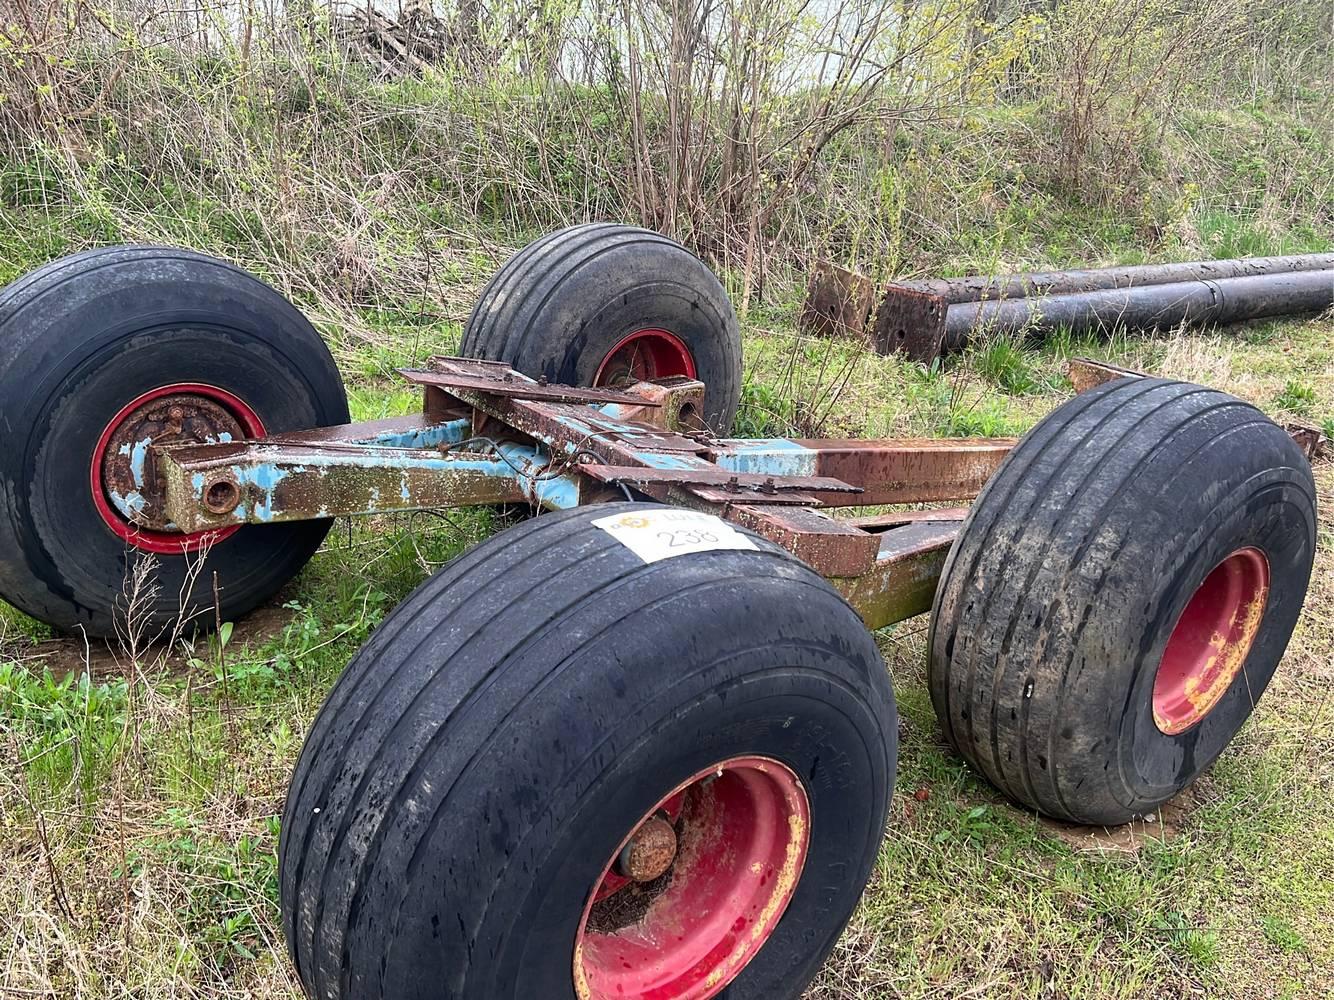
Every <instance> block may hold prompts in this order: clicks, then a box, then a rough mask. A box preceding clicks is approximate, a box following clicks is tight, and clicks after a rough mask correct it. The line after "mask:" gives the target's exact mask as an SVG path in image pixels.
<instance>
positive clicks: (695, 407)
mask: <svg viewBox="0 0 1334 1000" xmlns="http://www.w3.org/2000/svg"><path fill="white" fill-rule="evenodd" d="M625 391H626V392H627V393H629V394H630V395H632V396H635V397H639V398H642V399H643V402H642V403H613V404H609V405H607V406H604V407H603V408H602V409H603V412H604V413H606V414H607V415H608V416H610V417H615V418H616V419H617V420H627V421H636V422H638V423H644V424H649V425H651V426H653V427H658V428H661V429H662V430H668V431H680V432H684V433H698V432H702V431H705V430H707V428H706V425H705V423H704V418H703V416H702V414H703V413H704V392H705V389H704V383H703V382H700V381H697V380H696V379H692V378H687V377H686V376H684V375H672V376H669V377H667V378H661V379H657V380H656V381H654V382H636V383H635V384H634V385H632V386H630V387H628V388H626V389H625Z"/></svg>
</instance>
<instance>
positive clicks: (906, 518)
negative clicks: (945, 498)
mask: <svg viewBox="0 0 1334 1000" xmlns="http://www.w3.org/2000/svg"><path fill="white" fill-rule="evenodd" d="M967 516H968V508H967V507H936V508H934V509H932V510H900V511H894V512H893V513H890V514H871V515H869V516H867V517H850V518H848V523H849V524H855V525H856V526H857V527H859V528H861V529H862V530H863V531H877V532H878V531H889V530H890V529H891V528H902V527H903V526H904V525H908V524H921V523H923V522H927V521H962V520H963V519H964V518H966V517H967Z"/></svg>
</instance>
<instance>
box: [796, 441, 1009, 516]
mask: <svg viewBox="0 0 1334 1000" xmlns="http://www.w3.org/2000/svg"><path fill="white" fill-rule="evenodd" d="M1015 443H1016V441H1015V439H1014V438H958V439H951V440H936V439H930V438H922V439H912V438H904V439H897V440H894V439H890V440H879V441H843V440H809V439H808V440H800V439H798V440H796V441H794V444H798V445H801V446H802V447H805V448H807V449H809V450H810V451H812V452H814V453H815V467H814V469H813V470H812V471H813V473H814V474H816V475H820V476H831V477H833V478H834V479H839V480H842V481H843V482H845V483H851V484H852V485H853V486H860V487H861V488H862V493H861V494H859V495H858V496H857V497H856V500H855V502H856V504H857V505H859V506H871V505H875V504H889V503H935V502H939V501H944V500H971V499H972V498H973V497H975V496H977V494H978V493H979V492H980V491H981V489H982V487H983V486H985V485H986V482H987V480H988V479H990V478H991V476H992V474H993V473H994V472H995V471H996V470H997V469H998V468H999V467H1000V463H1001V462H1002V461H1003V460H1004V458H1005V456H1006V455H1008V454H1009V453H1010V451H1011V450H1012V449H1013V448H1014V446H1015ZM812 492H814V493H815V495H816V496H818V497H820V499H821V500H823V501H824V502H825V503H827V504H831V505H832V504H837V503H842V504H844V505H846V504H847V502H848V501H847V500H846V498H844V499H839V498H838V497H837V496H834V495H826V494H824V493H822V492H821V491H818V490H816V491H812Z"/></svg>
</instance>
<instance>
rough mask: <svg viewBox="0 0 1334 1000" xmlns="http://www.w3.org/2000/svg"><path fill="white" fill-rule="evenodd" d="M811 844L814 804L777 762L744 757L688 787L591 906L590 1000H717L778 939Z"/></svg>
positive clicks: (641, 832) (577, 960)
mask: <svg viewBox="0 0 1334 1000" xmlns="http://www.w3.org/2000/svg"><path fill="white" fill-rule="evenodd" d="M674 806H675V807H676V808H678V809H679V818H678V819H677V820H676V821H675V823H673V822H672V821H671V815H672V811H673V807H674ZM809 841H810V806H809V803H808V801H807V798H806V792H805V790H804V789H803V788H802V786H801V782H800V781H799V780H798V778H797V776H796V775H795V774H794V773H793V772H792V771H791V770H790V769H788V768H787V767H786V766H785V765H783V764H780V763H778V762H777V761H775V760H770V759H768V758H764V757H735V758H732V759H730V760H726V761H723V762H722V763H720V764H717V765H715V766H714V767H711V768H708V769H707V770H705V771H701V772H700V773H698V774H696V775H695V776H694V777H693V778H691V779H690V780H689V781H687V782H685V783H683V784H682V785H679V786H678V787H677V788H676V789H674V790H673V791H672V792H671V793H670V794H668V795H666V796H664V797H663V799H662V800H661V801H660V802H659V803H658V805H656V806H654V808H653V809H652V810H650V812H649V814H648V815H647V816H646V817H645V818H644V819H643V820H641V821H640V822H639V824H637V825H636V827H635V828H634V830H633V831H632V832H631V834H630V836H628V837H627V838H626V840H625V842H624V843H623V844H622V846H621V848H620V849H619V850H618V851H617V852H616V854H615V855H614V856H613V860H612V862H610V863H608V865H607V866H606V867H605V868H604V870H603V876H602V878H601V879H600V880H599V883H598V885H597V887H596V888H595V889H594V891H593V892H592V893H591V894H590V897H589V900H588V903H587V905H586V906H585V908H584V915H583V919H582V920H581V922H580V925H579V933H578V936H577V939H576V944H575V955H574V981H575V989H576V992H577V994H578V996H579V997H580V1000H612V998H616V1000H709V998H711V997H715V996H717V995H718V994H719V993H721V992H722V991H723V990H724V989H726V987H727V985H728V984H729V983H730V982H732V980H733V979H735V978H736V977H737V976H738V975H739V974H740V973H741V970H742V969H744V968H745V967H746V965H747V964H748V963H749V962H750V960H751V959H753V958H754V957H755V955H756V954H758V953H759V951H760V949H761V948H762V947H763V946H764V944H765V943H766V942H767V941H768V940H769V937H770V935H771V934H772V933H773V931H774V929H775V928H776V927H777V925H778V922H779V920H780V919H781V918H782V916H783V913H784V912H785V911H786V909H787V905H788V903H789V902H791V899H792V895H793V893H794V892H795V891H796V888H797V883H798V881H799V880H800V878H801V872H802V868H803V866H804V865H805V861H806V853H807V849H808V846H809Z"/></svg>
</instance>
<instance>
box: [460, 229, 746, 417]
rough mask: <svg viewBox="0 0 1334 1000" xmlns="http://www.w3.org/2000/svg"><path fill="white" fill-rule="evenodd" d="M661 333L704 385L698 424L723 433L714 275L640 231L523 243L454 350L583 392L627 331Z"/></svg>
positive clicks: (724, 353)
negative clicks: (684, 352)
mask: <svg viewBox="0 0 1334 1000" xmlns="http://www.w3.org/2000/svg"><path fill="white" fill-rule="evenodd" d="M650 328H659V329H665V330H669V331H670V332H672V333H674V334H675V335H676V336H677V337H679V338H680V339H681V340H682V341H683V342H684V343H685V345H686V346H687V347H688V348H689V349H690V353H691V355H692V356H693V358H694V362H695V369H696V377H697V378H698V379H699V380H700V381H701V382H703V383H704V385H705V387H706V391H705V396H704V405H705V410H706V412H705V415H704V419H705V422H706V423H707V424H708V425H709V427H710V428H712V429H713V430H715V431H716V432H718V433H720V434H725V433H727V432H728V431H730V430H731V427H732V421H733V419H734V418H735V417H736V411H737V405H738V403H739V402H740V399H741V333H740V328H739V327H738V324H737V318H736V312H735V311H734V310H733V309H732V304H731V302H730V301H729V300H728V297H727V293H726V292H725V291H724V290H723V286H722V285H721V284H719V282H718V279H717V277H715V276H714V274H713V272H712V271H710V270H709V269H708V267H706V266H705V265H704V263H703V262H702V261H701V260H700V259H699V258H698V257H696V256H695V255H694V254H692V253H691V252H690V251H688V250H686V249H685V248H684V247H683V246H681V245H680V244H679V243H676V242H674V241H673V240H670V239H668V238H667V237H666V236H662V235H661V234H659V233H654V232H651V231H649V230H647V229H638V228H635V227H633V226H622V225H616V224H613V223H605V222H595V223H586V224H584V225H578V226H570V227H569V228H567V229H561V230H558V231H557V232H554V233H550V234H548V235H547V236H544V237H542V238H541V239H540V240H537V241H536V242H534V243H531V244H529V245H528V246H527V247H525V248H524V249H523V250H521V251H519V253H517V254H515V255H514V257H512V258H510V260H509V261H507V262H506V264H505V266H504V267H502V268H501V269H500V270H499V271H498V272H496V275H495V276H494V277H493V278H492V279H491V280H490V281H489V282H488V283H487V285H486V287H485V288H483V289H482V294H481V295H480V296H479V297H478V300H477V304H476V305H475V306H474V307H473V311H472V315H471V316H469V317H468V323H467V326H466V327H465V328H464V331H463V346H462V347H461V349H460V351H461V353H462V354H463V355H464V356H466V357H470V358H484V359H486V360H490V361H504V362H505V363H507V364H509V365H510V366H512V367H513V368H514V369H515V370H516V371H520V372H523V373H524V374H525V375H530V376H532V377H533V378H537V377H538V376H541V375H545V376H546V377H547V378H548V379H550V380H551V381H552V382H559V383H562V384H564V385H592V384H593V379H594V376H595V375H596V374H597V371H598V367H599V366H600V365H601V364H602V362H603V360H604V359H605V358H606V357H607V356H608V354H609V353H610V352H611V351H612V349H613V348H614V347H615V346H616V345H617V344H618V343H620V341H621V339H622V338H623V337H625V336H627V335H629V334H631V333H634V332H635V331H637V330H643V329H650Z"/></svg>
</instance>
